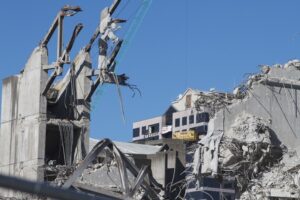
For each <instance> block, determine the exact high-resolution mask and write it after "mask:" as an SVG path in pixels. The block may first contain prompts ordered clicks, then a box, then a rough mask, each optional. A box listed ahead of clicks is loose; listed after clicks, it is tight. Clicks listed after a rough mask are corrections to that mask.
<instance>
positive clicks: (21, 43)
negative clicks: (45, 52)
mask: <svg viewBox="0 0 300 200" xmlns="http://www.w3.org/2000/svg"><path fill="white" fill-rule="evenodd" d="M128 1H129V3H128V4H127V6H126V7H125V9H123V11H122V12H121V13H120V15H119V17H123V18H130V19H131V20H132V19H134V16H135V10H136V9H137V8H139V5H140V4H141V2H142V1H141V0H123V2H122V4H121V5H120V7H121V8H122V7H123V5H126V2H128ZM110 3H111V0H88V1H84V0H81V1H79V0H76V1H75V0H73V1H71V0H70V1H66V0H60V1H53V0H26V1H20V0H1V2H0V5H1V6H0V7H1V12H0V24H1V28H0V34H1V37H0V46H1V54H0V69H1V71H0V78H1V79H3V78H4V77H7V76H9V75H12V74H16V73H18V72H19V71H20V70H21V69H22V68H23V67H24V64H25V62H26V60H27V58H28V56H29V55H30V53H31V51H32V50H33V48H34V47H35V46H37V45H38V43H39V41H40V40H41V39H42V38H43V36H44V34H45V33H46V32H47V30H48V28H49V26H50V24H51V23H52V20H53V19H54V17H55V16H56V13H57V11H58V10H59V8H60V7H62V6H63V5H65V4H71V5H80V6H81V7H82V9H83V12H82V13H80V14H78V15H76V16H74V17H72V18H67V19H66V20H65V25H66V38H68V37H69V35H70V33H71V31H72V27H73V26H74V25H75V24H76V23H78V22H82V23H83V24H84V26H85V27H84V29H83V31H82V33H81V34H80V37H79V38H78V40H77V41H76V45H75V46H74V48H73V54H72V56H73V57H74V55H75V54H76V53H77V52H78V51H79V49H80V48H81V47H82V46H84V45H85V44H86V43H87V42H88V40H89V39H90V36H91V35H92V33H93V31H94V30H95V28H96V26H97V24H98V19H99V12H100V10H101V8H103V7H104V6H105V5H109V4H110ZM299 8H300V1H299V0H289V1H286V0H277V1H274V0H251V1H250V0H248V1H239V0H227V1H221V0H219V1H216V0H215V1H212V0H153V3H152V5H151V7H150V9H149V10H148V12H147V15H146V16H145V18H144V19H143V21H142V23H141V25H140V26H139V28H138V30H137V32H136V34H135V35H134V37H133V38H132V41H131V43H130V45H129V47H128V48H127V49H126V51H125V52H123V55H124V56H123V57H122V60H121V62H120V64H119V66H118V68H117V71H118V72H120V73H123V72H125V73H126V74H127V75H128V76H130V82H131V83H134V84H136V85H138V87H139V88H140V90H141V91H142V97H139V96H136V97H135V98H132V97H131V91H130V90H128V89H126V88H124V89H123V90H122V91H123V98H124V106H125V115H126V123H125V124H124V123H123V121H122V117H121V112H120V106H119V102H118V96H117V92H116V88H115V87H114V86H105V87H103V88H102V89H101V90H100V91H99V92H98V95H96V96H95V98H94V99H93V101H94V103H93V110H92V124H91V136H92V137H94V138H104V137H109V138H111V139H113V140H121V141H129V140H130V139H131V135H132V134H131V127H132V123H133V121H137V120H141V119H146V118H149V117H154V116H158V115H160V114H161V113H163V112H164V111H165V110H166V109H167V107H168V105H169V104H170V102H171V101H173V100H174V99H176V97H177V96H178V94H180V93H182V92H184V91H185V89H186V88H187V87H192V88H198V89H201V90H208V89H209V88H212V87H213V88H216V89H217V90H224V91H231V90H232V89H233V88H234V86H235V85H237V84H238V83H239V82H240V81H242V80H243V77H244V74H246V73H251V72H257V71H258V70H259V68H258V65H260V64H269V65H272V64H276V63H285V62H287V61H288V60H290V59H295V58H299V57H300V18H299V14H298V13H299ZM117 13H118V11H117ZM129 27H130V25H126V26H124V31H121V32H120V33H119V35H120V36H124V35H125V32H126V31H127V30H128V28H129ZM52 43H53V42H52ZM95 47H96V46H94V49H93V51H92V56H93V60H94V61H96V58H97V51H96V50H97V49H96V48H95ZM50 50H52V51H53V50H54V49H53V47H52V48H50ZM50 54H51V55H52V56H50V57H51V58H52V60H50V61H53V55H55V52H50ZM94 66H96V63H95V62H94Z"/></svg>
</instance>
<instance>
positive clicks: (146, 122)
mask: <svg viewBox="0 0 300 200" xmlns="http://www.w3.org/2000/svg"><path fill="white" fill-rule="evenodd" d="M157 123H158V124H159V132H157V133H151V134H146V135H144V134H142V127H143V126H145V127H146V129H147V130H149V126H151V125H153V124H157ZM162 126H163V116H159V117H154V118H151V119H147V120H143V121H138V122H134V123H133V129H135V128H139V129H140V135H139V137H134V138H133V141H135V140H142V139H146V138H149V137H155V136H159V138H161V133H162Z"/></svg>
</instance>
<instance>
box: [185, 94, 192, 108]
mask: <svg viewBox="0 0 300 200" xmlns="http://www.w3.org/2000/svg"><path fill="white" fill-rule="evenodd" d="M191 107H192V95H190V94H189V95H186V97H185V108H191Z"/></svg>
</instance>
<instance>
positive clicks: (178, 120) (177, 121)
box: [175, 118, 180, 127]
mask: <svg viewBox="0 0 300 200" xmlns="http://www.w3.org/2000/svg"><path fill="white" fill-rule="evenodd" d="M179 126H180V119H179V118H177V119H175V127H179Z"/></svg>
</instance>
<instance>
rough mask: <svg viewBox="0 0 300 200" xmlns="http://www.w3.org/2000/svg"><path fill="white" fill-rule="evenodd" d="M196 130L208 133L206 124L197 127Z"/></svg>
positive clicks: (199, 132) (200, 132)
mask: <svg viewBox="0 0 300 200" xmlns="http://www.w3.org/2000/svg"><path fill="white" fill-rule="evenodd" d="M195 131H196V132H197V133H198V134H200V135H202V134H206V133H207V126H206V125H204V126H198V127H196V128H195Z"/></svg>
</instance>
